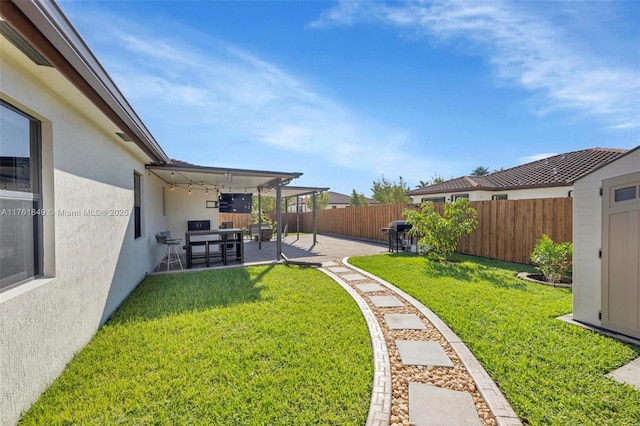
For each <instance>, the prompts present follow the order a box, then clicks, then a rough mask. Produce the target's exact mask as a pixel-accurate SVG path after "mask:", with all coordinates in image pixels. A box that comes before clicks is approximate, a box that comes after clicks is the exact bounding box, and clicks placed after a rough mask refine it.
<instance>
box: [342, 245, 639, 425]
mask: <svg viewBox="0 0 640 426" xmlns="http://www.w3.org/2000/svg"><path fill="white" fill-rule="evenodd" d="M458 259H459V260H462V262H461V263H458V264H453V265H451V264H447V265H445V264H439V263H433V262H429V261H427V260H426V259H424V258H421V257H418V256H415V255H404V254H397V255H396V254H391V255H380V256H367V257H359V258H353V259H351V260H350V262H351V263H352V264H353V265H355V266H358V267H360V268H363V269H365V270H367V271H369V272H371V273H373V274H376V275H377V276H379V277H381V278H383V279H385V280H387V281H389V282H391V283H393V284H395V285H396V286H398V287H400V288H401V289H403V290H404V291H406V292H407V293H409V294H411V295H412V296H414V297H415V298H416V299H418V300H420V301H421V302H422V303H423V304H424V305H426V306H427V307H429V308H430V309H431V310H433V311H434V312H435V313H436V314H437V315H438V316H439V317H440V318H442V320H444V321H445V322H446V323H447V324H448V325H449V326H450V327H451V328H452V329H453V330H454V331H455V333H456V334H457V335H458V336H459V337H460V338H461V339H462V340H463V341H464V342H465V343H466V344H467V346H468V347H469V348H470V349H471V351H472V352H473V353H474V354H475V356H476V357H477V358H478V360H479V361H480V362H481V363H482V364H483V366H484V367H485V369H486V370H487V371H488V372H489V374H490V375H491V377H492V378H493V379H494V380H495V381H496V383H498V385H499V386H500V388H501V389H502V391H503V392H504V394H505V396H506V397H507V399H508V400H509V401H510V402H511V404H512V406H513V408H514V409H515V410H516V412H517V413H518V415H519V416H520V418H521V420H522V421H523V422H524V423H525V424H531V425H540V424H550V425H639V424H640V391H634V390H633V388H632V387H631V386H628V385H622V384H618V383H616V382H614V381H612V380H609V379H606V378H604V377H603V374H605V373H607V372H609V371H611V370H613V369H615V368H618V367H620V366H621V365H623V364H625V363H627V362H629V361H631V360H632V359H634V358H635V357H638V356H640V349H639V348H638V347H634V346H630V345H625V344H622V343H620V342H618V341H615V340H613V339H610V338H606V337H603V336H600V335H597V334H595V333H592V332H590V331H587V330H584V329H581V328H579V327H577V326H573V325H570V324H567V323H564V322H562V321H559V320H557V319H555V318H556V317H558V316H560V315H564V314H567V313H569V312H571V291H570V290H567V289H558V288H552V287H547V286H543V285H540V284H535V283H527V282H524V281H521V280H518V279H517V278H515V273H516V272H517V271H523V270H525V269H527V267H526V266H523V265H514V264H509V263H504V262H497V261H490V260H485V259H480V258H474V257H462V256H460V257H459V258H458Z"/></svg>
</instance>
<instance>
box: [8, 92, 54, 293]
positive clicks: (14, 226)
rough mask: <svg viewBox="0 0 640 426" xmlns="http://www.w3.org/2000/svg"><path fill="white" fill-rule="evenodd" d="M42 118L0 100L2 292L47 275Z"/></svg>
mask: <svg viewBox="0 0 640 426" xmlns="http://www.w3.org/2000/svg"><path fill="white" fill-rule="evenodd" d="M40 146H41V143H40V122H39V121H38V120H36V119H35V118H33V117H31V116H29V115H28V114H25V113H24V112H22V111H20V110H18V109H17V108H15V107H13V106H12V105H9V104H8V103H6V102H3V101H0V247H2V250H0V291H2V290H5V289H7V288H10V287H14V286H16V285H18V284H20V283H22V282H26V281H29V280H31V279H33V278H34V277H36V276H39V275H40V274H41V273H42V248H41V247H42V238H41V227H42V220H41V218H42V214H43V212H42V200H41V195H40Z"/></svg>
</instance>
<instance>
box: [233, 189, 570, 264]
mask: <svg viewBox="0 0 640 426" xmlns="http://www.w3.org/2000/svg"><path fill="white" fill-rule="evenodd" d="M438 207H439V208H440V210H441V206H438ZM471 207H473V208H474V209H476V210H477V211H478V227H477V228H476V230H475V231H474V232H473V233H472V234H471V235H469V236H467V237H464V238H462V239H461V240H460V244H459V245H458V251H459V252H461V253H466V254H471V255H475V256H482V257H488V258H493V259H499V260H506V261H509V262H517V263H530V259H529V255H530V254H531V252H532V251H533V248H534V246H535V244H536V241H537V240H538V239H539V238H540V237H541V236H542V234H543V233H545V234H547V235H549V237H550V238H551V239H552V240H554V241H556V242H563V241H571V239H572V224H573V216H572V215H573V198H539V199H531V200H491V201H472V202H471ZM406 208H407V206H406V205H403V204H385V205H371V206H361V207H350V208H341V209H330V210H321V211H319V212H318V232H319V233H321V234H322V233H324V234H336V235H344V236H346V237H352V238H360V239H366V240H377V241H387V236H386V235H383V234H382V233H381V232H380V229H381V228H383V227H386V226H387V225H388V224H389V222H391V221H393V220H400V219H403V217H402V212H403V211H404V210H405V209H406ZM221 216H222V215H221ZM312 218H313V216H312V213H300V230H301V232H312V231H313V226H312ZM283 220H287V219H285V215H284V213H283ZM288 223H289V232H294V230H295V229H296V213H289V215H288Z"/></svg>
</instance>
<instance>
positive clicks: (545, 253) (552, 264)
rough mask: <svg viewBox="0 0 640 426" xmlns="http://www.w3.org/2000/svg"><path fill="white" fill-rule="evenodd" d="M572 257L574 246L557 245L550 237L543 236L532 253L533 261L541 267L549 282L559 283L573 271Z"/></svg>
mask: <svg viewBox="0 0 640 426" xmlns="http://www.w3.org/2000/svg"><path fill="white" fill-rule="evenodd" d="M572 255H573V244H571V243H569V242H564V243H555V242H553V240H552V239H551V238H549V236H548V235H546V234H542V238H540V239H539V240H538V243H537V244H536V247H535V248H534V249H533V252H532V253H531V261H532V262H533V263H535V264H536V265H538V266H539V267H540V270H541V271H542V273H543V274H544V276H545V278H546V279H547V280H548V281H549V282H552V283H559V282H560V281H561V280H562V277H564V276H565V275H567V274H568V272H569V271H570V270H571V257H572Z"/></svg>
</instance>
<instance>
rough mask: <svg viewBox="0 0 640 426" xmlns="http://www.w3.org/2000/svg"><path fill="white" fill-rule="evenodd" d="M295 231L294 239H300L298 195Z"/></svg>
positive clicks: (298, 197)
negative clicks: (295, 236) (296, 235)
mask: <svg viewBox="0 0 640 426" xmlns="http://www.w3.org/2000/svg"><path fill="white" fill-rule="evenodd" d="M296 233H297V234H298V237H297V238H296V241H298V240H299V239H300V196H299V195H298V196H297V197H296Z"/></svg>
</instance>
